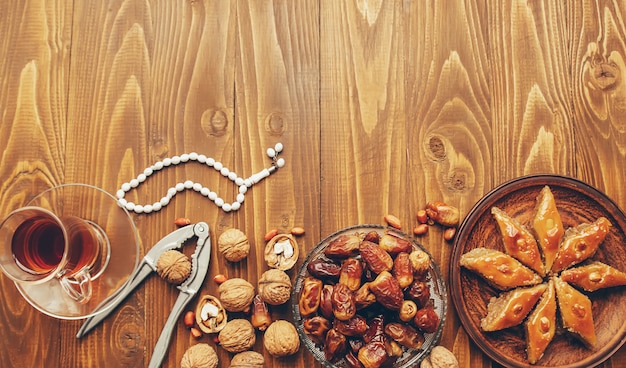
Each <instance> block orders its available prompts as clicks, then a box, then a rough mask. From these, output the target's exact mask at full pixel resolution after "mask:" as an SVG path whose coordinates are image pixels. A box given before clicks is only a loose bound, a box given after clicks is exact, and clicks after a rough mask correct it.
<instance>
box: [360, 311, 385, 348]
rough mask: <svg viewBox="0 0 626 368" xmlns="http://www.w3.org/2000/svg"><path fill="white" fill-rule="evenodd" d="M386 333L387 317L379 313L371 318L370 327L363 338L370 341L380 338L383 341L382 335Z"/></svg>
mask: <svg viewBox="0 0 626 368" xmlns="http://www.w3.org/2000/svg"><path fill="white" fill-rule="evenodd" d="M384 334H385V317H384V316H383V315H378V316H375V317H373V318H372V319H370V321H369V328H368V329H367V331H366V332H365V334H364V335H363V340H364V341H365V342H366V343H368V342H370V341H374V340H379V341H382V339H381V338H379V337H380V336H383V335H384Z"/></svg>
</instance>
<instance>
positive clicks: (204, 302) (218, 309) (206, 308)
mask: <svg viewBox="0 0 626 368" xmlns="http://www.w3.org/2000/svg"><path fill="white" fill-rule="evenodd" d="M195 317H196V323H197V324H198V327H200V330H202V332H204V333H216V332H220V331H221V330H222V329H223V328H224V326H225V325H226V322H227V321H228V315H227V314H226V310H224V307H223V306H222V303H221V302H220V301H219V299H217V298H216V297H214V296H212V295H205V296H203V297H202V298H201V299H200V300H199V301H198V305H197V307H196V312H195Z"/></svg>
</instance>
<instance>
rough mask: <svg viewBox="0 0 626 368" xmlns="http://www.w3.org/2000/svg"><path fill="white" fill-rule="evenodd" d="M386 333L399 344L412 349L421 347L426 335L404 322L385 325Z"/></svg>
mask: <svg viewBox="0 0 626 368" xmlns="http://www.w3.org/2000/svg"><path fill="white" fill-rule="evenodd" d="M385 333H386V334H387V336H389V337H391V338H392V339H393V340H394V341H396V342H397V343H398V344H400V345H402V346H404V347H407V348H410V349H419V348H420V347H421V346H422V344H424V335H422V334H421V333H419V332H417V330H416V329H414V328H413V327H411V326H409V325H407V324H404V323H398V322H391V323H388V324H387V325H386V326H385Z"/></svg>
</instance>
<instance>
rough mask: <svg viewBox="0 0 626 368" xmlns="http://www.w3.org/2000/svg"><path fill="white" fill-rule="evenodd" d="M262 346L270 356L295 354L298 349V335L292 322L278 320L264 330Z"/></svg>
mask: <svg viewBox="0 0 626 368" xmlns="http://www.w3.org/2000/svg"><path fill="white" fill-rule="evenodd" d="M263 346H265V350H267V352H268V353H270V354H271V355H272V356H275V357H284V356H287V355H292V354H295V353H296V352H297V351H298V350H299V349H300V337H299V336H298V331H296V327H295V326H294V325H293V324H292V323H290V322H288V321H285V320H278V321H276V322H273V323H272V324H271V325H270V326H269V327H268V328H267V330H266V331H265V334H264V336H263Z"/></svg>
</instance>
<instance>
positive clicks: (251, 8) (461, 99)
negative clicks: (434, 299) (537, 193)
mask: <svg viewBox="0 0 626 368" xmlns="http://www.w3.org/2000/svg"><path fill="white" fill-rule="evenodd" d="M0 14H2V16H1V17H0V56H2V57H0V175H1V177H2V178H3V179H2V181H1V182H0V214H1V215H2V216H5V215H6V214H7V213H8V212H9V211H10V210H11V209H13V208H16V207H19V206H21V205H23V204H24V203H26V202H27V201H28V200H29V199H30V198H31V197H32V196H33V195H35V194H37V193H39V192H41V191H42V190H44V189H46V188H49V187H51V186H53V185H57V184H61V183H70V182H84V183H89V184H93V185H96V186H99V187H102V188H103V189H105V190H107V191H109V192H112V193H114V192H115V191H116V190H117V188H119V187H120V185H121V184H122V183H124V182H126V181H128V180H130V179H132V178H134V177H136V176H137V174H139V173H140V172H142V171H143V169H144V168H145V167H147V166H149V165H151V164H152V163H154V162H156V161H158V160H161V159H163V158H165V157H171V156H174V155H179V154H182V153H185V152H193V151H195V152H198V153H202V154H205V155H207V156H211V157H214V158H215V159H217V160H219V161H221V162H222V163H223V164H224V166H226V167H228V168H229V169H231V170H233V171H235V172H237V173H238V174H240V175H241V176H245V177H247V176H250V175H252V174H253V173H256V172H258V171H260V170H261V169H263V168H265V167H267V166H268V165H270V160H269V159H268V158H267V156H266V155H265V150H266V148H268V147H272V146H273V145H274V144H275V143H276V142H278V141H280V142H282V143H283V144H284V146H285V152H284V156H283V157H285V159H286V160H287V165H286V166H285V167H284V168H282V169H280V170H278V171H277V173H276V174H274V175H272V176H271V177H269V178H268V179H266V180H265V181H263V182H262V183H260V184H258V185H256V186H254V187H253V188H252V189H251V190H250V191H249V192H248V193H247V195H246V200H245V202H244V205H243V207H242V209H241V210H239V211H237V212H233V213H224V212H221V211H219V210H218V209H217V208H216V207H215V206H214V205H213V204H211V203H210V202H209V201H208V200H207V199H206V198H203V197H202V196H200V195H199V194H198V193H195V192H193V191H188V192H183V193H180V194H178V195H176V197H175V198H174V199H173V200H172V202H171V204H170V205H169V206H167V207H166V208H165V209H163V210H161V211H160V212H159V213H158V214H151V215H137V214H134V215H133V219H134V221H135V223H136V224H137V227H138V231H139V235H140V238H141V244H140V249H141V253H142V254H143V253H145V252H146V251H147V250H148V249H149V248H150V247H151V246H152V245H153V244H154V243H155V242H157V241H158V240H159V239H160V238H161V237H163V236H164V235H165V234H167V233H168V232H170V231H172V230H174V229H175V227H174V225H173V223H172V222H173V219H175V218H177V217H188V218H190V219H191V220H192V221H194V222H196V221H206V222H207V223H209V225H210V226H211V236H212V238H213V243H214V244H215V241H216V240H217V238H218V237H219V235H220V234H221V233H222V232H223V231H224V230H225V229H227V228H229V227H236V228H239V229H242V230H243V231H244V232H245V233H246V234H247V235H248V237H249V239H250V241H251V243H252V245H253V246H252V249H251V252H250V255H249V257H248V260H247V261H246V262H241V263H229V262H226V261H225V260H224V258H223V257H221V256H220V255H219V254H218V252H217V251H216V250H213V252H212V260H211V264H210V267H209V274H208V276H207V282H205V284H204V286H203V288H202V289H201V290H200V293H201V294H204V293H207V294H213V295H215V294H216V293H217V286H216V285H215V283H213V282H212V281H210V280H211V279H212V277H213V276H214V275H216V274H219V273H222V274H225V275H227V276H228V277H244V278H247V279H249V280H250V281H251V282H252V283H253V284H255V283H256V281H257V280H258V278H259V277H260V275H261V273H262V272H263V271H264V270H266V269H267V266H266V264H265V262H264V260H263V256H262V251H263V247H264V241H263V235H264V234H265V232H266V231H267V230H269V229H271V228H277V229H279V230H280V231H281V232H288V231H289V230H290V229H291V228H292V227H293V226H302V227H304V228H305V229H306V233H305V235H304V236H302V237H299V238H298V242H299V245H300V253H301V256H300V258H301V259H304V257H305V256H306V254H307V252H308V250H310V249H312V248H313V247H314V246H315V244H316V243H317V242H318V241H319V240H321V239H322V238H323V237H325V236H326V235H328V234H330V233H332V232H334V231H335V230H338V229H340V228H343V227H346V226H350V225H355V224H363V223H375V224H378V223H382V221H383V216H384V215H385V214H387V213H392V214H394V215H396V216H397V217H399V218H400V219H401V221H402V223H403V228H404V230H405V231H406V232H410V231H411V230H410V229H412V227H413V226H414V225H415V223H416V219H415V213H416V211H417V210H418V209H420V208H423V207H424V206H425V204H426V203H427V202H429V201H433V200H444V201H446V202H448V203H450V204H452V205H455V206H457V207H459V208H460V209H461V213H462V214H463V215H465V214H467V212H468V211H469V210H470V209H471V207H472V206H473V205H474V204H475V203H476V201H478V200H479V199H480V198H481V197H482V196H483V195H484V194H485V193H486V192H488V191H489V190H490V189H491V188H493V187H494V186H496V185H498V184H500V183H502V182H504V181H506V180H508V179H511V178H514V177H518V176H521V175H525V174H533V173H555V174H562V175H569V176H573V177H577V178H579V179H582V180H584V181H586V182H588V183H590V184H592V185H594V186H597V187H598V188H599V189H601V190H603V191H604V192H605V193H607V194H608V195H609V196H610V197H611V198H613V199H614V200H615V201H616V202H617V203H618V205H619V206H620V207H622V208H626V202H625V201H626V189H625V188H626V185H625V181H624V177H625V176H626V175H624V174H626V173H625V170H626V169H625V168H624V165H623V162H624V156H625V155H626V148H625V147H626V141H625V135H624V134H625V133H624V132H625V131H626V130H625V128H624V117H623V116H624V113H623V110H624V93H625V92H624V91H625V89H624V78H623V76H624V73H626V63H625V62H624V60H626V57H625V56H624V55H625V53H626V50H625V46H624V45H625V44H626V28H625V26H624V23H625V22H624V19H625V14H626V7H625V6H624V4H623V3H622V2H619V1H608V0H594V1H586V2H552V1H540V0H531V1H517V0H506V1H501V0H486V1H478V2H476V1H467V0H452V1H430V2H427V1H382V0H346V1H335V0H297V1H290V0H260V1H256V0H228V1H221V0H173V1H156V0H105V1H100V2H85V1H74V2H71V1H59V0H30V1H21V2H20V1H15V0H12V1H11V0H10V1H4V2H2V3H0ZM186 179H189V180H193V181H195V182H200V183H202V184H203V185H205V186H207V187H209V188H211V189H212V190H214V191H216V192H217V193H219V194H220V195H221V196H222V197H224V199H225V200H227V201H231V200H232V201H234V198H235V195H236V193H237V187H236V186H234V185H233V184H232V183H231V182H230V181H228V180H227V179H225V178H224V177H222V176H221V175H219V174H217V173H216V172H215V171H214V170H212V169H208V168H207V167H206V165H201V164H198V163H189V164H186V165H180V166H178V167H170V168H168V169H166V170H163V171H161V172H159V173H158V174H155V175H153V176H151V177H150V178H149V179H148V180H147V181H146V182H145V183H144V184H143V185H142V186H141V187H139V188H137V189H136V190H133V191H131V192H129V193H128V194H127V198H128V199H129V200H132V201H134V202H136V203H150V202H154V201H156V200H159V199H160V198H161V197H162V196H164V195H165V193H166V191H167V189H168V188H170V187H172V186H174V185H175V184H176V183H178V182H181V181H184V180H186ZM442 231H443V229H440V228H437V227H431V228H430V230H429V233H428V235H426V236H424V237H421V238H419V241H420V242H421V243H423V245H424V246H425V247H426V249H428V250H429V251H430V252H431V254H432V255H433V257H434V259H435V260H436V261H437V262H438V263H439V264H440V267H441V269H442V271H443V273H444V275H445V277H446V278H447V277H448V272H449V271H450V270H451V269H454V268H455V267H457V266H456V265H452V264H450V262H449V259H450V255H451V253H452V247H451V245H450V244H449V243H446V242H445V241H444V240H443V239H442ZM192 249H193V246H191V247H185V251H186V252H188V253H190V252H191V251H192ZM298 265H299V264H298ZM294 271H295V270H294ZM294 271H291V272H290V275H292V276H293V274H294V273H295V272H294ZM0 284H1V287H2V293H3V298H2V302H0V323H1V324H2V326H3V327H4V328H3V329H1V331H0V339H2V341H3V342H5V344H4V346H3V347H2V348H0V366H2V367H18V366H19V367H23V366H26V367H29V366H34V367H37V366H42V365H44V363H42V362H46V364H47V365H50V366H63V367H83V366H89V367H108V366H122V367H134V366H147V364H148V362H149V360H150V357H151V356H152V350H153V347H154V345H155V343H156V341H157V339H158V337H159V334H160V332H161V328H162V326H163V324H164V323H165V320H166V319H167V316H168V314H169V312H170V309H171V306H172V304H173V303H174V300H175V298H176V296H177V294H178V290H177V289H176V288H175V287H173V286H170V285H167V284H165V283H164V282H163V281H162V280H160V279H159V278H158V276H154V277H151V278H149V279H148V280H146V282H145V283H144V285H142V286H141V287H140V288H139V289H137V290H136V292H135V293H133V295H131V296H130V297H129V298H128V299H127V300H126V302H125V303H124V304H123V305H122V306H121V307H120V308H119V309H118V310H116V311H115V312H114V313H113V314H112V315H111V316H110V317H109V318H108V319H107V320H106V321H105V322H104V323H103V324H102V325H101V326H99V327H98V328H96V329H95V330H94V331H92V333H90V334H89V335H88V336H86V337H84V338H83V339H80V340H77V339H76V338H75V333H76V331H77V330H78V328H79V326H80V322H79V321H57V320H54V319H52V318H49V317H47V316H44V315H43V314H41V313H38V312H36V311H35V310H34V309H33V308H31V307H30V306H29V305H28V304H27V303H26V302H25V301H23V300H22V298H21V297H20V295H19V293H18V292H17V290H16V289H15V287H14V285H13V284H12V283H11V282H9V281H8V279H7V278H6V277H4V276H0ZM191 304H192V305H191V306H190V307H189V309H193V308H194V307H195V305H193V304H194V302H192V303H191ZM271 313H272V317H273V318H275V319H279V318H280V319H289V318H291V312H290V310H289V306H287V305H285V306H280V307H274V308H271ZM446 317H447V318H446V325H445V329H444V334H443V337H442V340H441V344H442V345H444V346H446V347H448V348H450V349H451V350H453V351H454V353H455V354H456V355H457V357H458V358H459V360H460V362H461V365H462V366H471V367H491V366H497V365H495V364H494V363H492V362H491V361H490V360H489V359H488V358H487V357H486V356H485V355H484V354H483V353H482V352H481V351H480V350H479V349H478V347H477V346H476V345H475V344H474V343H473V342H472V341H471V338H470V337H469V336H468V335H467V334H466V332H465V331H464V329H463V328H462V326H461V324H460V321H459V320H458V318H457V316H456V314H455V311H454V308H453V307H452V304H449V308H448V315H447V316H446ZM50 336H54V338H50ZM172 341H173V343H172V344H171V346H170V348H169V350H168V354H167V356H166V361H165V363H164V366H178V365H179V362H180V359H181V357H182V355H183V354H184V352H185V350H186V349H187V348H188V347H189V346H191V345H192V344H195V343H197V342H199V341H201V342H208V343H210V344H213V342H212V337H210V336H204V337H202V338H201V339H200V340H198V341H196V340H194V339H193V338H191V337H190V335H189V331H188V330H186V329H185V328H184V327H183V326H182V324H181V325H180V326H177V328H176V330H175V332H174V335H173V337H172ZM254 349H255V350H256V351H259V352H264V349H263V345H262V334H261V333H258V334H257V343H256V344H255V347H254ZM217 351H218V354H219V358H220V362H221V363H220V366H221V367H227V366H228V363H229V362H230V359H231V358H232V354H229V353H226V352H225V351H224V350H223V349H220V348H217ZM264 355H265V358H266V361H267V365H268V366H270V365H271V366H278V367H287V366H296V367H310V366H320V365H319V363H317V362H316V361H315V360H314V358H313V357H312V356H311V355H310V354H309V353H308V352H306V351H305V350H304V349H301V351H300V352H299V353H298V354H296V355H295V356H293V357H290V358H283V359H274V358H272V357H271V356H269V355H268V354H267V353H264ZM624 358H626V351H625V349H624V348H621V349H620V350H619V351H618V352H617V354H616V355H615V357H614V358H613V359H611V360H609V361H608V362H607V363H605V364H603V365H601V366H602V367H617V366H619V362H620V359H622V360H623V359H624Z"/></svg>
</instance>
